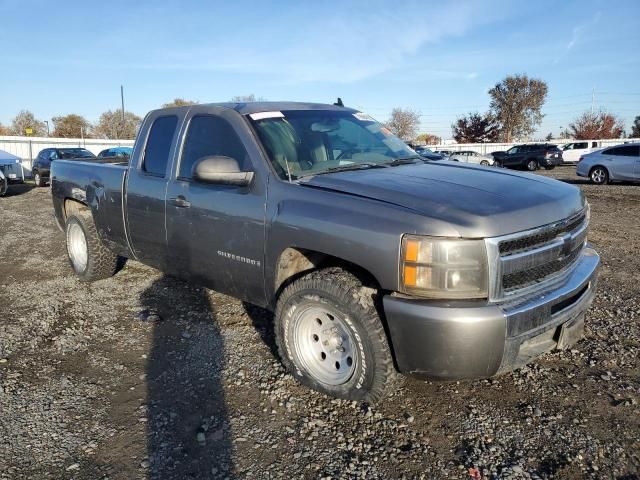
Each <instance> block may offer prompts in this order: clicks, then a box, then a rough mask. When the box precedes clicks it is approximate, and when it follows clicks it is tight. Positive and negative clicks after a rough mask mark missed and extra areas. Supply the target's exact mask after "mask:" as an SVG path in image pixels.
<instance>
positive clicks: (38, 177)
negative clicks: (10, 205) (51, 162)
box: [33, 173, 40, 185]
mask: <svg viewBox="0 0 640 480" xmlns="http://www.w3.org/2000/svg"><path fill="white" fill-rule="evenodd" d="M33 180H34V182H36V185H39V184H40V175H38V174H37V173H36V175H35V177H34V178H33Z"/></svg>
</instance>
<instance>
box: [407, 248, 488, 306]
mask: <svg viewBox="0 0 640 480" xmlns="http://www.w3.org/2000/svg"><path fill="white" fill-rule="evenodd" d="M401 254H402V260H401V265H400V268H401V277H402V279H401V281H402V288H403V290H404V292H406V293H411V294H414V295H419V296H422V297H428V298H442V299H452V298H486V297H487V296H488V291H487V290H488V287H487V285H488V271H487V266H488V265H487V250H486V247H485V244H484V241H483V240H458V239H448V238H436V237H421V236H417V235H405V236H404V237H403V238H402V252H401Z"/></svg>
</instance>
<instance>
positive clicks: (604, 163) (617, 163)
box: [576, 142, 640, 185]
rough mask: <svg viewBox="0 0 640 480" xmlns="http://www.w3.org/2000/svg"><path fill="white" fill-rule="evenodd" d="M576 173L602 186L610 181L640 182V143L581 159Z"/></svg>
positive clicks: (625, 145)
mask: <svg viewBox="0 0 640 480" xmlns="http://www.w3.org/2000/svg"><path fill="white" fill-rule="evenodd" d="M576 173H577V174H578V176H580V177H589V178H590V179H591V181H592V182H593V183H596V184H598V185H602V184H605V183H609V182H610V181H631V182H638V181H640V142H636V143H625V144H623V145H616V146H615V147H609V148H605V149H603V150H598V151H596V152H592V153H588V154H586V155H584V156H582V157H581V158H580V161H579V162H578V166H577V167H576Z"/></svg>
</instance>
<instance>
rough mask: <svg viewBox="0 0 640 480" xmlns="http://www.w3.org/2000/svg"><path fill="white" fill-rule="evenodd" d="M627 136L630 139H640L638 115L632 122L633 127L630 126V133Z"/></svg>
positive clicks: (639, 117)
mask: <svg viewBox="0 0 640 480" xmlns="http://www.w3.org/2000/svg"><path fill="white" fill-rule="evenodd" d="M629 136H630V137H632V138H636V137H640V115H638V116H637V117H636V118H635V119H634V120H633V125H631V133H630V135H629Z"/></svg>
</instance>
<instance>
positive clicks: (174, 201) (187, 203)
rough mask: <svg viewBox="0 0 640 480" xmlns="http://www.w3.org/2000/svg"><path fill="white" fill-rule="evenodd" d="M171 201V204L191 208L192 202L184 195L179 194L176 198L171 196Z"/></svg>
mask: <svg viewBox="0 0 640 480" xmlns="http://www.w3.org/2000/svg"><path fill="white" fill-rule="evenodd" d="M169 201H170V202H171V204H173V205H175V206H176V207H180V208H189V207H190V206H191V202H190V201H189V200H187V199H186V198H184V197H183V196H182V195H178V196H177V197H175V198H170V199H169Z"/></svg>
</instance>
